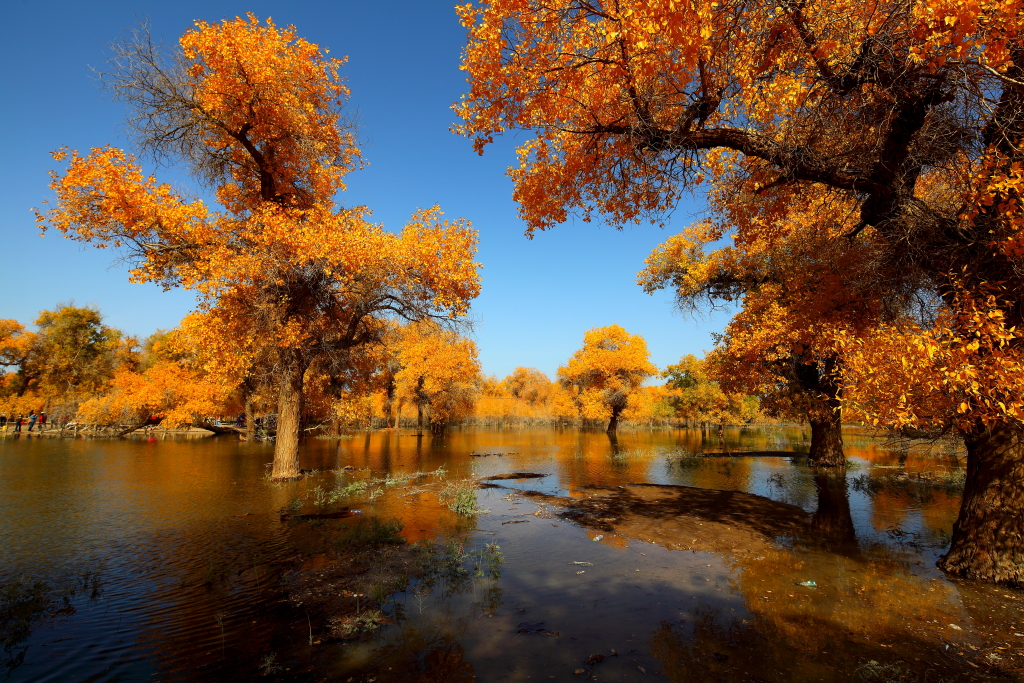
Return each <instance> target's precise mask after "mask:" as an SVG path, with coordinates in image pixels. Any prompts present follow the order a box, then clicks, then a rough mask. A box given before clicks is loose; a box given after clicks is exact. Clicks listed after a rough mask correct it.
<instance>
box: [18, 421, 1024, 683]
mask: <svg viewBox="0 0 1024 683" xmlns="http://www.w3.org/2000/svg"><path fill="white" fill-rule="evenodd" d="M808 436H809V435H808V434H806V433H805V432H804V431H803V430H801V429H799V428H778V429H774V430H763V431H758V430H746V429H744V430H741V429H726V430H725V431H724V432H723V434H722V435H721V441H720V440H719V435H718V434H717V433H714V432H712V433H702V432H699V431H679V432H656V431H642V430H640V431H636V432H620V433H619V434H617V435H615V436H614V437H610V436H609V435H608V434H606V433H604V432H592V433H591V432H579V431H575V430H504V431H482V430H465V431H457V432H454V433H451V434H448V435H446V436H444V437H432V436H424V437H417V436H413V435H409V434H405V433H401V432H394V431H388V432H378V433H372V434H369V433H368V434H358V435H356V436H354V437H351V438H345V439H340V440H315V439H314V440H309V441H308V442H306V443H305V444H304V446H303V451H302V467H303V468H304V469H308V470H316V471H317V473H316V474H312V475H310V476H308V477H307V478H306V479H305V480H304V481H301V482H291V483H286V484H273V483H271V482H268V481H267V480H266V479H265V478H264V476H263V475H264V471H265V467H264V465H265V463H266V462H269V460H270V458H271V451H270V448H269V447H267V446H264V445H260V444H242V443H237V442H232V441H227V440H221V439H216V440H215V439H208V440H203V441H196V440H190V441H173V440H165V441H83V440H78V441H59V440H49V439H47V440H39V439H32V440H27V439H24V440H20V441H14V440H4V441H0V514H2V515H3V518H4V519H5V526H4V527H3V528H2V529H0V544H2V547H3V548H4V554H3V557H2V559H0V581H3V582H5V583H7V582H9V581H10V580H11V579H12V578H13V577H16V576H19V575H22V574H28V573H32V574H35V573H38V572H39V571H40V569H41V568H42V569H45V572H49V573H50V574H53V575H56V574H58V573H59V572H60V571H63V570H66V569H68V568H71V567H76V566H82V565H89V564H95V563H100V562H102V563H104V564H105V567H106V569H105V580H106V581H107V585H108V586H109V588H108V590H107V591H106V592H105V593H104V595H103V596H102V597H101V598H100V599H98V600H96V601H94V603H90V604H86V603H83V604H82V605H81V606H80V608H79V609H78V612H77V613H76V614H74V615H71V616H69V617H68V618H66V619H65V620H64V621H63V622H62V623H60V624H53V625H45V626H42V627H41V628H39V630H38V631H37V632H35V633H33V634H31V635H30V636H29V637H27V638H26V639H25V640H24V643H25V645H26V646H27V650H26V655H25V658H24V662H23V663H21V664H20V666H18V667H16V668H15V669H14V671H13V674H12V678H11V679H12V680H46V679H53V680H56V679H85V678H88V677H90V676H100V677H109V678H114V677H121V678H130V677H135V678H150V677H152V676H154V675H155V676H158V677H160V678H161V679H162V680H221V679H224V678H225V677H227V678H230V677H232V676H235V677H237V676H243V677H247V676H256V675H259V674H260V673H268V672H272V670H274V667H282V671H285V670H287V671H288V674H287V675H288V677H291V678H296V677H297V678H299V679H303V678H308V679H310V680H322V679H326V680H342V681H347V680H348V679H349V678H354V679H355V680H357V681H363V680H368V679H369V678H375V679H376V680H378V681H381V682H383V681H387V680H396V681H407V680H408V681H419V680H422V681H427V680H430V681H447V680H450V681H468V680H471V679H474V678H480V679H487V680H494V679H498V678H509V679H513V680H525V679H527V678H529V677H533V678H538V677H544V678H545V679H547V678H548V677H549V676H555V677H556V678H557V679H564V680H568V679H569V678H572V677H574V676H575V675H576V674H575V672H576V671H577V670H582V671H583V674H580V675H594V676H598V677H599V678H605V679H611V678H614V679H617V680H618V679H621V680H646V678H645V675H646V674H650V673H654V672H659V671H660V672H662V673H664V674H665V675H666V676H667V677H668V678H669V679H670V680H679V681H682V680H778V681H784V680H812V679H813V680H820V679H826V680H830V679H836V678H844V677H846V678H849V677H851V676H852V675H853V672H856V671H860V670H862V668H863V667H864V666H867V665H868V664H869V663H870V662H871V661H875V662H880V663H881V664H885V665H888V664H889V663H899V666H901V667H904V668H905V669H906V670H907V671H910V672H911V673H913V674H914V675H919V674H920V675H923V674H924V672H925V669H927V668H928V667H931V670H932V671H933V672H939V673H941V674H942V675H943V676H945V677H947V678H949V677H950V676H951V675H952V676H954V677H955V676H956V675H960V674H962V673H963V672H970V671H972V670H973V669H971V668H970V666H969V665H968V664H967V661H966V659H965V657H966V656H967V655H969V656H971V657H974V659H972V660H971V661H973V662H975V664H976V665H978V666H983V665H986V664H985V662H984V661H979V660H978V657H981V655H980V654H977V653H984V652H987V651H986V650H985V647H986V645H985V642H987V641H984V638H982V637H981V636H980V635H977V633H975V631H974V630H972V628H973V627H972V625H973V624H985V628H986V629H988V630H989V631H986V632H993V633H994V632H996V631H998V630H999V629H1002V631H1001V632H1010V629H1011V626H1010V624H1012V623H1014V622H1013V619H1019V618H1020V611H1019V609H1018V608H1017V607H1016V605H1017V604H1018V603H1013V608H1012V609H1004V607H1006V605H1005V604H1000V603H999V601H1000V600H1003V601H1004V602H1005V599H1004V598H1001V597H999V596H1000V595H1002V593H999V594H998V595H997V594H995V593H992V592H985V591H981V592H971V591H974V589H973V588H972V589H969V590H968V588H966V587H964V586H962V585H957V584H953V583H951V582H949V581H947V580H946V579H945V578H944V577H942V576H941V575H940V574H939V573H938V572H937V571H935V570H934V569H933V567H932V565H933V562H934V559H935V557H936V556H937V555H938V554H939V553H941V552H942V550H943V548H944V543H945V539H946V538H947V537H948V536H947V534H948V533H949V530H950V529H951V526H952V522H953V520H954V519H955V517H956V511H957V507H958V505H959V496H958V494H957V492H956V490H955V488H951V487H948V486H940V485H935V484H934V483H933V482H932V480H931V479H929V478H928V476H927V475H928V473H930V472H934V471H940V470H941V471H952V470H955V469H956V467H957V460H956V457H955V454H951V453H950V452H945V451H939V452H934V451H933V452H932V453H930V454H929V453H925V452H922V451H917V450H909V451H907V450H902V451H900V450H892V449H888V448H887V447H886V446H885V444H884V443H883V442H880V441H879V440H877V439H873V438H872V437H871V436H870V435H867V434H864V433H856V432H853V433H851V434H849V435H846V436H844V440H845V442H846V444H847V453H848V455H849V456H850V457H851V459H853V460H854V461H856V462H857V463H860V467H859V468H852V469H851V470H850V471H849V472H847V473H846V474H845V476H844V475H837V474H826V473H821V472H815V471H814V470H812V469H810V468H808V467H806V465H805V463H804V458H803V456H802V455H801V452H805V451H806V446H807V438H808ZM780 451H781V452H782V453H780ZM727 452H729V453H732V454H733V455H734V456H737V454H739V453H744V452H748V453H755V452H756V453H761V454H762V455H754V456H737V457H725V455H724V454H725V453H727ZM709 453H710V454H712V455H711V456H710V457H699V458H696V457H693V456H694V455H698V454H703V455H705V456H707V454H709ZM715 453H721V454H722V455H720V456H716V455H714V454H715ZM769 453H772V454H771V455H768V454H769ZM345 467H349V468H353V469H354V471H345V470H344V468H345ZM438 468H443V471H444V472H445V473H446V475H445V476H447V477H448V479H449V480H461V479H468V478H479V477H484V476H490V475H496V474H502V473H507V472H536V473H539V474H544V475H547V476H545V477H542V478H536V479H529V480H508V481H501V482H499V483H500V485H502V486H505V487H506V488H503V489H486V490H482V491H480V493H479V500H478V504H479V506H480V507H481V508H482V509H485V510H487V511H488V512H486V513H480V514H477V515H473V516H464V515H457V514H455V513H454V512H452V511H451V510H449V509H448V508H447V507H445V506H444V505H443V504H441V503H440V502H439V500H438V498H437V495H436V492H434V491H433V490H432V489H430V487H428V486H419V485H417V484H416V483H415V482H416V481H417V480H412V483H409V482H406V483H395V484H394V485H391V484H385V483H379V484H376V485H375V486H376V487H377V488H379V489H380V491H381V493H380V495H379V496H378V497H375V498H373V499H372V500H370V499H369V497H368V495H367V493H368V492H364V493H362V494H359V495H356V496H353V497H350V498H346V499H344V500H341V501H340V502H339V503H338V505H345V506H348V507H351V508H355V509H360V510H361V511H362V512H363V514H364V515H365V516H371V515H372V516H376V517H379V518H381V519H391V518H394V519H397V520H399V521H400V522H401V523H402V524H403V526H404V528H403V532H402V533H403V535H404V536H405V537H406V538H408V539H409V540H410V541H417V540H436V539H439V538H445V537H452V538H455V539H458V540H459V541H460V542H462V543H463V544H465V546H466V547H467V548H478V547H480V546H482V544H483V543H485V542H496V543H498V544H499V545H500V546H501V548H502V551H503V552H504V554H505V557H506V561H505V564H504V566H503V568H502V574H501V576H500V578H491V579H486V580H483V579H480V578H479V577H474V578H473V579H472V580H471V581H468V582H462V583H461V584H458V585H459V586H460V588H459V589H458V590H455V589H454V588H453V587H454V586H455V585H456V584H455V583H451V582H449V583H448V584H445V585H441V584H435V585H433V586H431V585H429V584H428V583H426V582H421V583H414V584H413V585H412V586H410V588H409V589H408V590H407V591H406V592H402V593H398V594H396V595H394V596H393V598H392V599H391V600H390V601H389V602H388V603H387V604H386V605H385V608H384V609H385V615H386V616H387V617H388V618H389V619H391V621H392V622H394V623H392V624H390V625H388V626H386V627H384V628H383V629H381V630H380V631H378V632H377V633H376V635H374V636H372V637H369V638H368V639H366V640H357V641H354V642H349V643H347V644H346V643H337V642H326V641H325V642H322V643H319V644H317V645H315V646H314V645H311V644H310V643H309V642H308V641H309V638H310V634H311V632H313V635H317V634H318V633H319V632H317V630H316V629H317V626H316V620H317V619H320V618H322V617H323V616H324V615H318V614H313V615H307V614H304V613H302V612H301V611H298V612H297V611H295V609H293V608H290V607H288V606H287V605H285V604H283V603H282V602H281V601H280V599H279V598H280V590H281V589H282V587H283V588H284V589H287V586H288V585H289V584H288V581H289V580H290V578H289V577H292V576H293V575H294V572H296V571H315V570H316V569H315V568H316V567H317V566H318V565H317V563H316V562H314V561H313V559H315V558H317V557H322V556H323V555H324V553H325V552H327V551H329V550H331V548H332V547H333V546H332V542H331V541H330V539H331V538H333V537H332V536H330V535H329V534H328V533H327V532H328V531H330V532H332V533H333V532H336V531H337V530H338V528H340V527H339V526H336V525H344V524H347V523H348V522H347V521H346V520H340V521H338V522H333V521H332V522H330V523H329V524H324V525H323V526H319V527H318V526H314V525H310V524H301V523H298V524H286V523H282V522H281V520H280V517H279V515H278V511H279V510H281V509H283V508H288V507H289V506H294V505H295V504H296V501H298V505H299V506H300V508H301V507H302V506H306V507H305V508H304V509H308V510H309V511H313V510H314V508H313V507H311V506H312V505H313V502H312V501H313V500H314V495H313V492H314V491H315V490H317V489H319V490H320V491H321V492H322V491H331V490H335V489H336V488H337V487H342V486H347V485H348V484H351V483H352V482H354V481H357V480H365V481H370V480H371V479H383V478H386V477H387V475H389V474H399V473H410V472H435V471H437V470H438ZM897 475H898V476H897ZM911 475H913V476H911ZM879 482H882V485H876V484H878V483H879ZM635 483H654V484H667V485H678V486H689V487H697V488H701V489H713V490H715V491H723V492H740V493H743V494H754V495H757V496H763V497H765V498H769V499H771V500H772V501H777V502H776V503H773V504H775V505H777V504H779V503H786V504H789V505H795V506H798V507H799V508H802V511H797V512H799V515H796V516H794V517H793V520H792V525H790V526H787V527H786V530H785V532H782V531H779V532H778V537H777V538H775V540H774V541H772V542H768V541H764V542H763V544H762V545H757V546H756V547H755V546H751V548H749V549H748V550H752V552H741V551H740V550H741V549H738V548H736V547H733V546H734V545H735V544H733V545H728V546H727V545H722V546H721V547H720V548H719V546H715V545H714V544H707V545H706V546H701V547H702V548H706V549H713V548H718V549H717V550H716V551H715V552H707V551H702V550H693V551H685V552H679V551H675V550H671V549H669V548H672V547H678V546H679V543H677V539H673V538H670V534H667V535H666V536H665V538H664V539H662V538H661V537H658V538H657V539H655V540H656V541H657V542H656V543H646V542H642V541H639V540H637V538H638V537H641V535H640V533H639V532H638V531H635V530H634V531H631V530H630V529H629V528H626V527H623V528H620V529H614V528H613V529H612V530H611V531H607V532H603V533H602V532H601V531H599V530H596V529H595V530H590V529H585V528H581V527H580V526H577V525H576V524H574V523H572V522H570V521H567V520H566V519H563V518H561V517H560V516H559V515H558V512H559V508H558V506H555V505H551V504H548V503H544V502H543V499H540V498H537V499H531V498H529V497H527V496H524V495H518V493H517V492H519V491H524V492H525V491H529V490H533V491H537V492H539V493H542V494H544V495H546V496H549V497H552V498H560V499H567V500H568V499H573V500H577V501H581V502H585V501H587V500H589V499H590V498H591V497H593V496H595V495H597V494H596V491H598V489H602V490H604V489H607V490H621V489H619V487H624V488H628V485H630V484H635ZM595 487H598V488H595ZM510 494H511V495H510ZM701 495H704V496H705V497H707V496H711V498H714V497H715V496H718V497H719V498H720V499H721V500H722V501H728V500H730V496H729V495H726V494H721V495H719V494H706V495H705V494H701ZM711 498H709V500H710V499H711ZM731 499H734V500H740V499H741V497H740V496H732V497H731ZM692 500H697V498H693V499H692ZM716 500H717V499H716ZM745 500H747V501H748V502H749V501H750V500H752V499H750V498H747V499H745ZM709 505H710V504H709ZM715 505H718V507H720V508H721V509H720V510H718V511H717V513H718V517H717V519H716V523H718V524H721V525H723V528H725V526H726V525H730V524H731V525H737V524H739V522H740V521H742V519H741V518H742V513H743V511H742V510H739V509H733V507H730V505H732V504H731V503H728V502H721V503H715V504H714V505H711V507H714V506H715ZM321 509H326V508H319V507H318V508H315V510H321ZM751 509H753V508H751ZM706 514H708V513H706V512H702V511H701V510H699V509H697V508H696V507H694V508H693V509H689V510H688V509H686V508H685V507H683V508H680V509H679V510H676V511H675V512H673V513H672V517H671V518H666V521H667V522H671V523H673V524H676V523H677V522H678V523H683V522H685V523H686V524H688V525H690V526H688V527H686V528H687V529H688V530H689V529H691V528H692V529H693V530H698V527H701V526H702V524H703V523H706V517H701V516H700V515H706ZM748 516H749V515H748ZM751 519H752V520H753V521H757V520H756V519H754V518H753V517H751ZM680 520H682V521H680ZM686 520H689V521H686ZM762 521H763V520H762ZM607 524H608V525H609V526H610V527H614V526H615V523H614V522H608V523H607ZM748 526H751V528H752V529H754V530H755V531H757V533H759V534H762V535H765V534H767V535H768V536H770V535H771V534H772V533H774V532H771V531H770V528H771V527H770V525H769V526H765V525H761V527H756V525H753V524H751V525H748ZM755 527H756V528H755ZM762 527H763V528H762ZM758 529H760V530H759V531H758ZM598 537H600V542H594V540H592V539H597V538H598ZM651 538H653V536H652V537H651ZM766 538H767V536H766ZM685 540H686V541H687V542H689V539H685ZM659 543H660V544H661V545H659ZM302 567H305V569H301V568H302ZM809 580H813V581H814V582H815V587H809V586H801V585H799V584H800V583H804V582H807V581H809ZM446 586H447V587H446ZM965 591H968V592H967V593H965ZM968 594H969V597H966V598H965V595H968ZM307 619H308V621H307ZM321 623H322V621H321ZM950 623H955V624H957V625H958V626H960V627H961V630H960V631H956V630H954V629H951V627H950V626H949V624H950ZM1020 623H1024V620H1020ZM522 624H542V625H541V626H539V627H537V628H530V629H525V630H524V628H523V627H522ZM975 630H976V629H975ZM520 631H523V632H520ZM57 638H68V640H61V641H60V642H55V641H56V639H57ZM958 639H960V640H958ZM964 639H967V640H964ZM971 639H973V640H971ZM961 640H963V642H964V643H967V642H968V640H969V641H970V644H972V645H973V646H974V647H977V648H979V649H978V650H977V651H974V650H970V648H968V647H967V645H966V644H965V645H960V644H959V643H960V641H961ZM51 641H54V642H51ZM993 642H994V641H993ZM44 643H47V645H46V646H45V647H44ZM946 643H953V644H954V647H952V649H951V650H949V651H948V652H947V650H946V649H944V647H945V644H946ZM959 651H964V652H965V653H967V654H966V655H965V657H960V659H957V657H959V655H954V654H949V652H954V653H955V652H959ZM513 653H514V655H515V656H514V657H513V656H511V655H512V654H513ZM598 655H600V657H599V656H598ZM985 656H986V657H987V654H986V655H985ZM999 656H1001V657H1004V658H1005V657H1008V656H1009V655H999ZM918 660H920V661H918ZM992 661H995V660H992ZM268 662H269V664H268ZM922 662H923V663H922ZM894 665H895V664H894ZM993 666H994V665H993ZM279 673H280V672H279ZM868 673H870V672H868ZM281 675H284V674H281Z"/></svg>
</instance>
